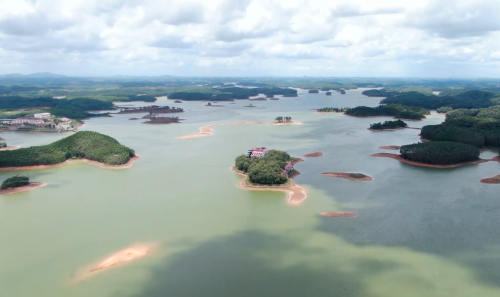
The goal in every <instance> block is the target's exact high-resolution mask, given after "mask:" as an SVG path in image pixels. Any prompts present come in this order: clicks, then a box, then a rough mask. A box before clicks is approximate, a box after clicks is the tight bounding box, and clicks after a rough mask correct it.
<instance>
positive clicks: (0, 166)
mask: <svg viewBox="0 0 500 297" xmlns="http://www.w3.org/2000/svg"><path fill="white" fill-rule="evenodd" d="M136 158H137V156H136V155H135V152H134V150H133V149H130V148H128V147H126V146H123V145H121V144H120V143H119V142H118V141H117V140H116V139H114V138H112V137H109V136H107V135H104V134H100V133H98V132H92V131H80V132H76V133H75V134H73V135H71V136H68V137H66V138H63V139H61V140H58V141H55V142H53V143H51V144H48V145H42V146H32V147H28V148H20V149H17V150H12V151H0V170H22V169H35V168H46V167H49V166H54V165H58V164H62V163H63V162H65V161H68V160H73V159H83V160H86V161H88V162H91V163H92V162H95V163H98V164H101V165H102V166H110V167H118V166H125V168H126V167H127V165H128V163H132V162H133V161H135V159H136Z"/></svg>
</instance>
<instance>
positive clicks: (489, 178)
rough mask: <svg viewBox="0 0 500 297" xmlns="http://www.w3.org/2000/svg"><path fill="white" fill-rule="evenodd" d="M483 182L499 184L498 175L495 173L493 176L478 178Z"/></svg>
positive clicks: (499, 177)
mask: <svg viewBox="0 0 500 297" xmlns="http://www.w3.org/2000/svg"><path fill="white" fill-rule="evenodd" d="M480 182H482V183H483V184H500V175H495V176H494V177H488V178H483V179H482V180H480Z"/></svg>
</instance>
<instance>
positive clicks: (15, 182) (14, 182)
mask: <svg viewBox="0 0 500 297" xmlns="http://www.w3.org/2000/svg"><path fill="white" fill-rule="evenodd" d="M29 184H30V179H29V177H27V176H22V175H16V176H13V177H9V178H8V179H6V180H4V181H3V183H2V186H0V188H1V189H8V188H18V187H22V186H27V185H29Z"/></svg>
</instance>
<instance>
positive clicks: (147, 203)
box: [0, 89, 500, 297]
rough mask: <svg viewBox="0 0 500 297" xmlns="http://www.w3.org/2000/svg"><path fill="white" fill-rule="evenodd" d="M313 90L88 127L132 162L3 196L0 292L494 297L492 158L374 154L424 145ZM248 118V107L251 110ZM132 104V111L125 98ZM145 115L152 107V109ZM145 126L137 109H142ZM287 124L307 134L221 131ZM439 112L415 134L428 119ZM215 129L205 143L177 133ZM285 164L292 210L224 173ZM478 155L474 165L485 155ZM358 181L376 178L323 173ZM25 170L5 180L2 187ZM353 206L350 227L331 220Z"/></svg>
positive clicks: (360, 101)
mask: <svg viewBox="0 0 500 297" xmlns="http://www.w3.org/2000/svg"><path fill="white" fill-rule="evenodd" d="M362 90H363V89H359V90H348V91H347V94H346V95H340V94H339V93H337V92H333V95H332V96H325V94H324V92H320V94H308V93H307V92H306V91H304V90H299V94H300V96H299V97H297V98H282V97H279V96H278V97H279V99H280V100H277V101H247V100H241V101H240V100H239V101H235V103H236V104H231V103H230V102H219V104H222V105H225V106H224V107H206V106H204V105H205V104H206V103H205V102H184V103H181V104H175V103H173V101H172V100H168V99H166V98H161V99H160V100H158V102H157V103H156V104H158V105H173V106H180V107H183V108H184V109H185V111H186V112H185V113H183V114H179V117H180V118H182V119H185V120H184V121H183V122H182V123H181V124H171V125H144V124H141V122H142V121H143V120H137V121H130V120H129V118H133V117H139V116H138V115H137V114H128V115H114V116H113V117H112V118H94V119H91V120H87V121H86V124H85V125H84V126H83V127H82V128H81V129H82V130H93V131H98V132H100V133H104V134H107V135H110V136H112V137H114V138H116V139H117V140H118V141H120V142H121V143H122V144H124V145H127V146H129V147H131V148H133V149H135V151H136V152H137V154H139V155H140V156H141V158H140V159H139V160H138V161H137V162H136V163H135V164H134V165H133V167H132V168H130V169H126V170H107V169H100V168H98V167H95V166H93V165H90V164H85V163H83V162H74V163H71V164H70V165H66V166H63V167H59V168H51V169H43V170H33V171H30V172H29V176H30V178H31V180H32V181H39V182H46V183H48V184H49V185H48V186H46V187H43V188H39V189H36V190H33V191H29V192H24V193H19V194H14V195H8V196H0V293H1V294H0V295H1V296H9V297H24V296H26V297H32V296H50V297H67V296H72V297H84V296H85V297H87V296H96V297H97V296H98V297H157V296H172V297H193V296H204V297H205V296H206V297H222V296H228V297H233V296H242V297H247V296H248V297H250V296H259V297H264V296H269V297H276V296H288V297H295V296H296V297H304V296H307V297H315V296H318V297H324V296H336V297H358V296H369V297H370V296H374V297H375V296H377V297H378V296H384V297H391V296H394V297H401V296H405V297H406V296H410V297H412V296H415V297H422V296H426V297H434V296H454V297H461V296H463V297H471V296H482V297H490V296H491V297H493V296H500V261H499V260H500V232H498V230H500V229H499V227H500V219H499V216H498V211H500V197H499V195H498V189H499V187H498V186H496V185H487V184H481V183H479V180H480V179H482V178H485V177H492V176H494V175H497V174H500V164H499V163H497V162H488V163H484V164H479V165H472V166H467V167H462V168H457V169H451V170H450V169H446V170H445V169H431V168H419V167H413V166H410V165H406V164H401V163H399V162H398V161H396V160H393V159H388V158H374V157H370V154H373V153H377V152H391V151H385V150H382V149H379V146H382V145H403V144H409V143H415V142H418V141H419V136H418V134H419V130H414V129H405V130H398V131H390V132H371V131H368V130H366V128H368V126H369V124H371V123H374V122H380V121H385V120H389V119H390V118H388V117H380V118H354V117H349V116H344V115H342V114H317V113H315V112H314V111H313V110H312V109H316V108H320V107H327V106H328V107H355V106H359V105H366V106H377V105H378V102H379V101H380V98H369V97H365V96H363V95H361V92H362ZM250 102H251V103H252V104H254V105H255V106H257V107H255V108H244V107H243V106H244V105H248V104H249V103H250ZM127 104H134V105H137V106H140V105H144V104H142V103H127ZM145 105H150V104H149V103H146V104H145ZM141 116H142V115H141ZM277 116H291V117H292V119H293V120H295V121H299V122H302V123H303V125H293V126H268V125H230V123H232V122H244V121H263V122H266V121H273V119H274V118H276V117H277ZM443 120H444V115H439V114H436V113H433V114H432V115H431V116H429V117H428V118H427V119H426V120H424V121H421V122H409V124H410V126H412V127H422V126H424V125H428V124H437V123H440V122H442V121H443ZM210 124H222V126H219V127H215V132H214V134H213V135H212V136H208V137H200V138H193V139H176V137H178V136H183V135H188V134H194V133H197V132H198V128H199V127H202V126H206V125H210ZM67 135H68V134H62V133H61V134H23V133H16V132H11V133H2V135H1V136H2V137H3V138H5V139H6V140H7V143H8V144H9V145H21V146H23V147H27V146H31V145H40V144H47V143H50V142H52V141H54V140H57V139H60V138H62V137H65V136H67ZM255 146H265V147H268V148H274V149H280V150H286V151H288V152H289V153H290V155H292V156H295V157H301V156H303V155H304V154H307V153H312V152H316V151H322V152H323V153H324V156H323V157H319V158H304V159H305V162H301V163H299V164H297V165H296V168H297V169H298V170H299V171H300V172H301V175H300V176H298V177H297V178H296V179H295V181H296V182H297V183H298V184H300V185H302V186H304V187H306V189H307V192H308V198H307V200H305V201H304V202H303V203H302V204H301V205H297V206H291V205H287V204H286V194H284V193H280V192H261V191H245V190H241V189H239V188H238V186H237V185H238V182H239V181H240V179H241V177H240V176H238V175H236V174H235V173H233V172H231V170H230V166H232V165H233V163H234V159H235V158H236V157H237V156H238V155H240V154H244V153H246V152H247V150H248V149H249V148H251V147H255ZM496 154H497V152H495V151H484V152H482V157H485V158H486V157H488V158H490V157H493V156H494V155H496ZM326 171H339V172H360V173H364V174H367V175H369V176H371V177H373V181H372V182H359V181H351V180H347V179H340V178H332V177H327V176H321V175H320V174H321V172H326ZM16 173H22V172H5V171H3V172H0V178H1V180H4V179H6V178H7V177H10V176H12V175H13V174H16ZM325 211H354V212H357V213H358V217H357V218H328V217H321V216H319V215H318V213H320V212H325ZM144 242H146V243H157V244H159V247H158V248H157V249H156V250H154V252H153V253H152V254H151V255H149V256H147V257H144V258H141V259H139V260H136V261H133V262H130V263H127V264H124V265H121V266H117V267H113V268H110V269H107V270H104V271H102V272H98V273H95V274H93V275H91V276H90V277H88V278H85V279H82V280H80V281H78V282H76V281H75V280H74V279H73V278H72V274H73V273H74V272H75V271H77V270H78V269H79V268H81V267H85V266H87V265H89V264H91V263H95V262H96V261H99V260H100V259H103V258H105V257H106V256H108V255H110V254H112V253H114V252H117V251H119V250H122V249H124V248H126V247H129V246H131V245H133V244H135V243H144Z"/></svg>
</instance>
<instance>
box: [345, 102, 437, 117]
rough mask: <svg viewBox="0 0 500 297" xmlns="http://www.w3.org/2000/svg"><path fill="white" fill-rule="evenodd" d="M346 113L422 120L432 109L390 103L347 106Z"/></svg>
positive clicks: (359, 115) (357, 115)
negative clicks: (371, 105)
mask: <svg viewBox="0 0 500 297" xmlns="http://www.w3.org/2000/svg"><path fill="white" fill-rule="evenodd" d="M345 114H346V115H350V116H353V117H379V116H392V117H395V118H398V119H409V120H422V119H425V116H426V115H429V114H430V111H429V110H427V109H425V108H422V107H415V106H406V105H401V104H388V105H380V106H377V107H367V106H358V107H354V108H347V109H346V111H345Z"/></svg>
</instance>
